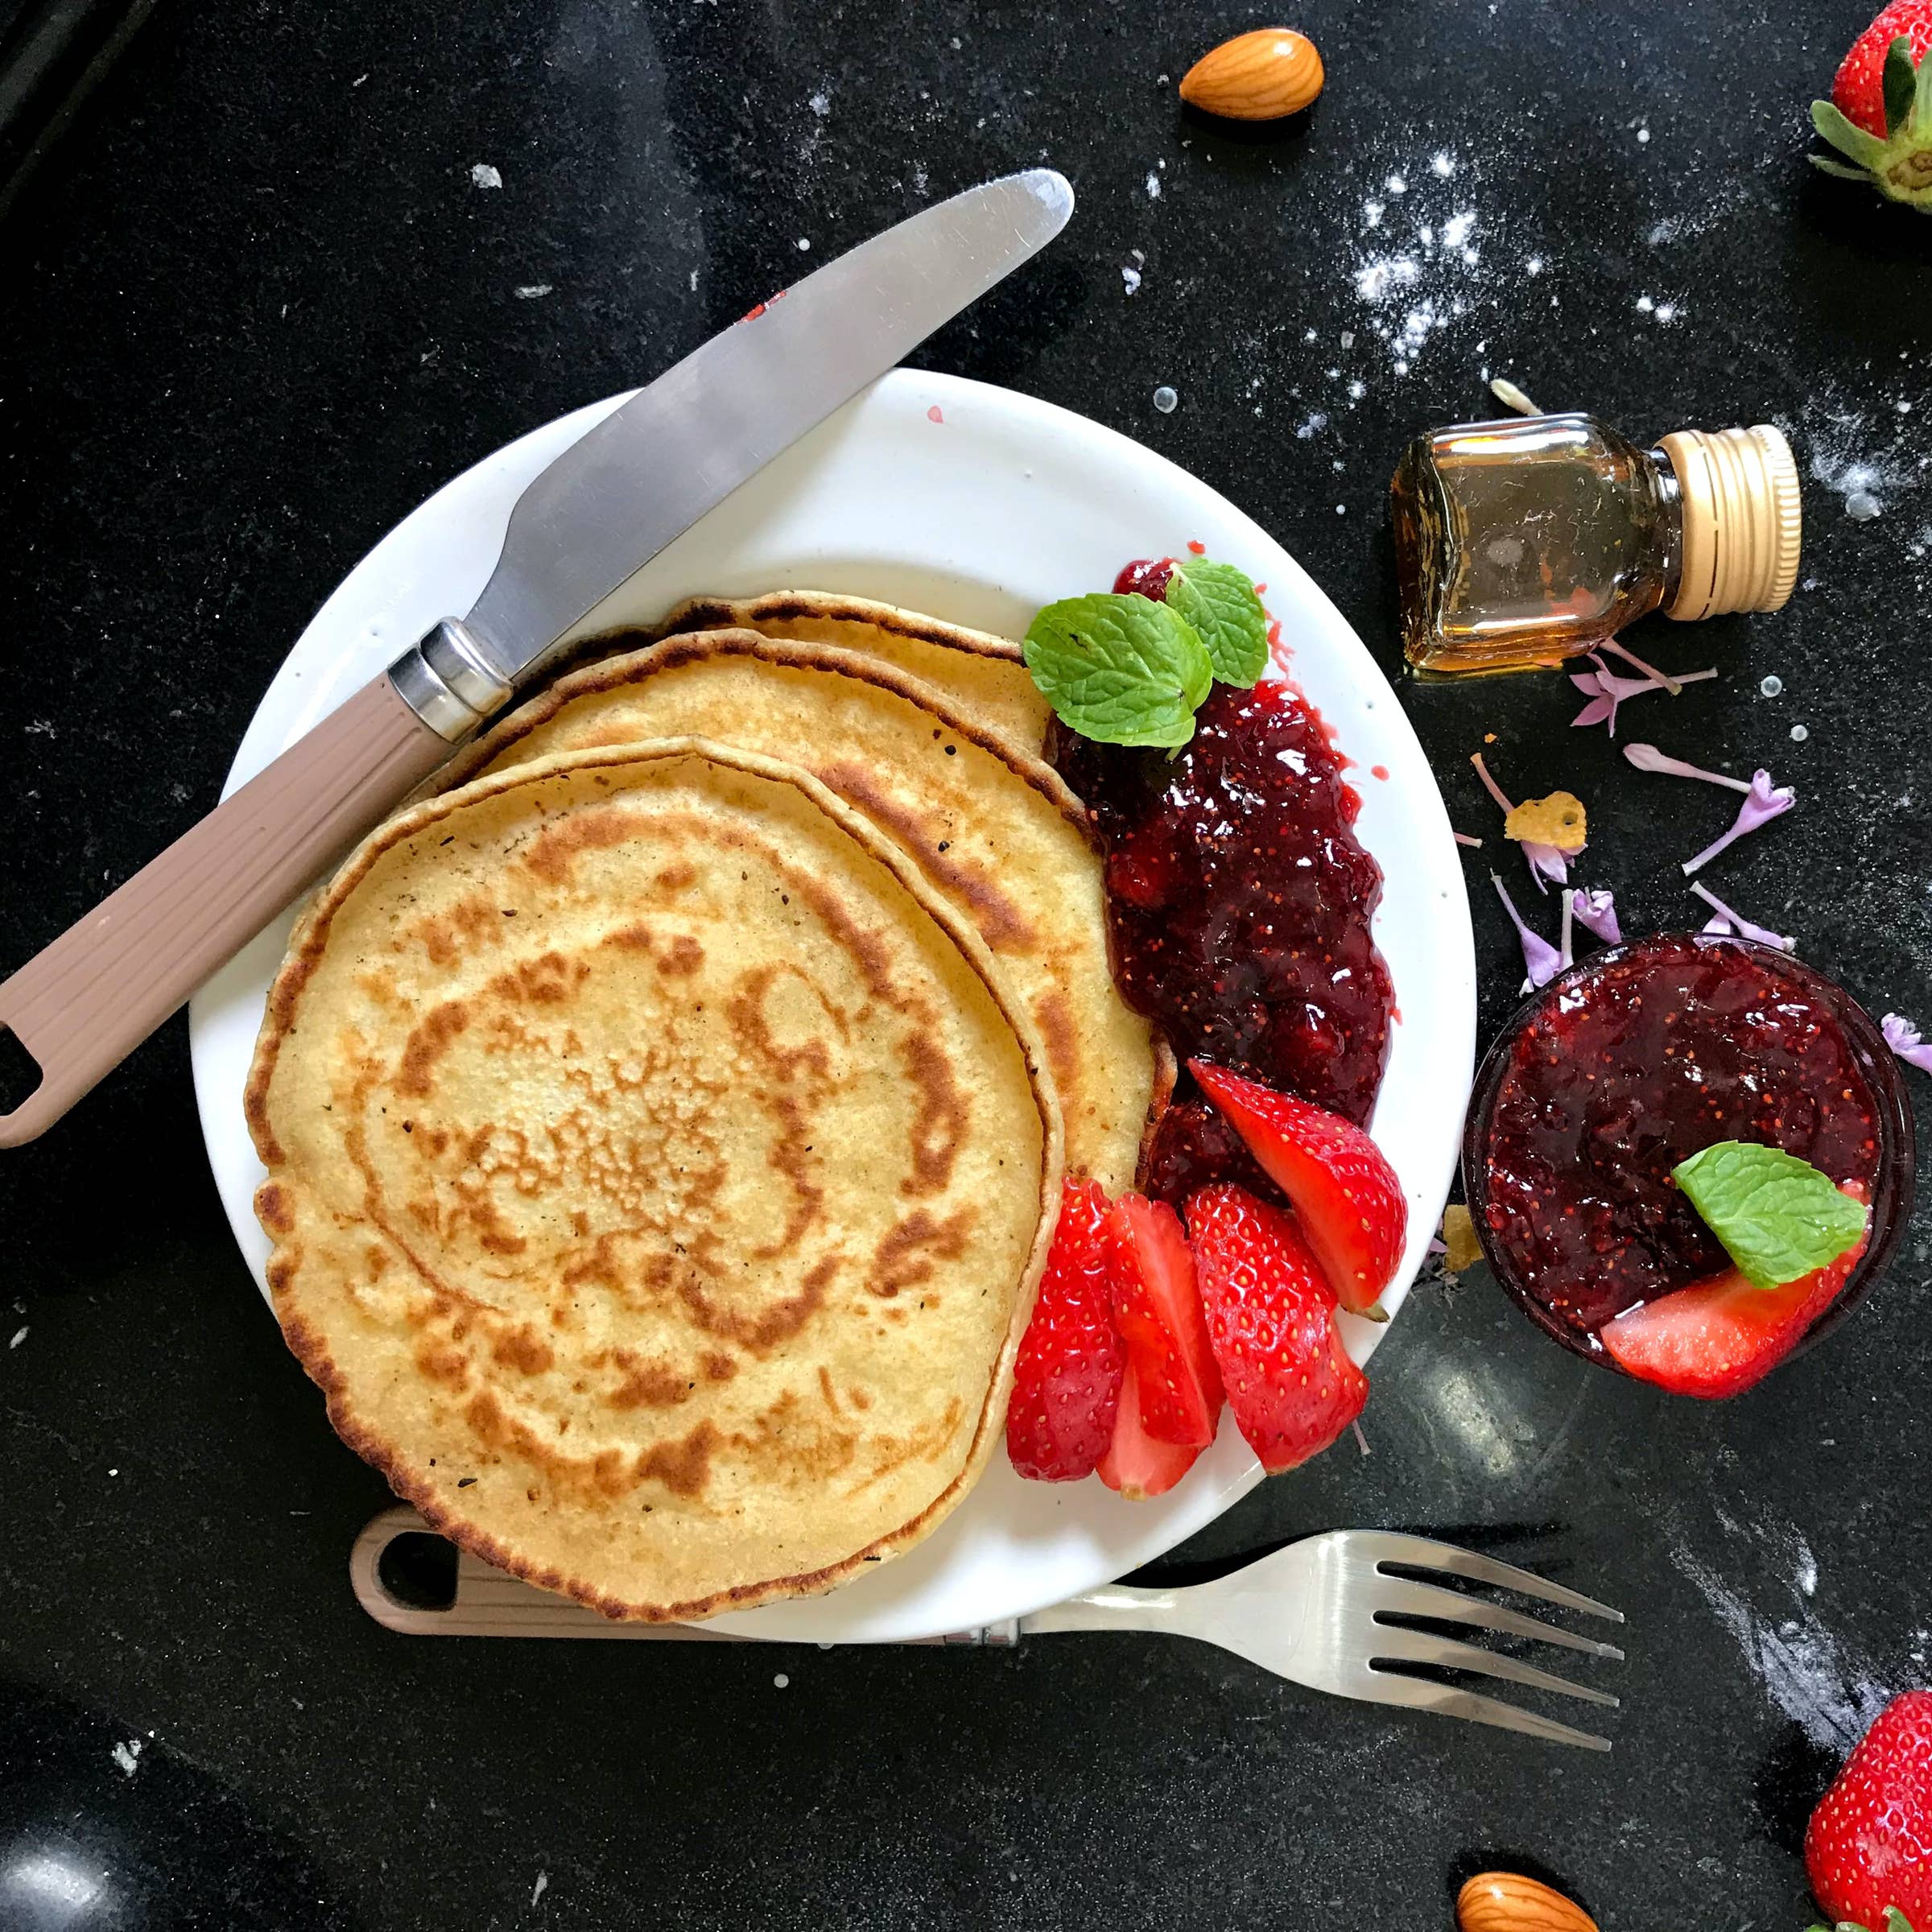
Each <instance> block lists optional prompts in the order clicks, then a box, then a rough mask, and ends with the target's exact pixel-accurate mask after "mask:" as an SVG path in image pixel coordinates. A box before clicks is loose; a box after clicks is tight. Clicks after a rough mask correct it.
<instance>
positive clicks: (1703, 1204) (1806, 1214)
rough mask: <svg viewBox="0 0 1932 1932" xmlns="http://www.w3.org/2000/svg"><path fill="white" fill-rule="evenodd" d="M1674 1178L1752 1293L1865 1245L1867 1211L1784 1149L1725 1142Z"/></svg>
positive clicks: (1687, 1164)
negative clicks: (1756, 1288)
mask: <svg viewBox="0 0 1932 1932" xmlns="http://www.w3.org/2000/svg"><path fill="white" fill-rule="evenodd" d="M1671 1173H1672V1177H1673V1179H1675V1181H1676V1183H1677V1184H1678V1187H1681V1188H1682V1189H1683V1191H1684V1192H1685V1194H1686V1195H1687V1196H1688V1197H1689V1199H1690V1202H1691V1206H1692V1207H1693V1208H1695V1209H1696V1210H1697V1212H1698V1213H1699V1215H1701V1216H1703V1221H1704V1225H1705V1226H1706V1227H1707V1228H1709V1229H1710V1230H1711V1232H1712V1233H1713V1234H1715V1236H1717V1238H1718V1240H1719V1241H1721V1242H1722V1243H1723V1244H1724V1251H1725V1253H1728V1255H1729V1256H1730V1257H1731V1258H1732V1261H1735V1262H1736V1264H1737V1271H1738V1273H1739V1274H1741V1275H1743V1276H1744V1279H1745V1280H1746V1281H1748V1282H1750V1283H1751V1284H1752V1286H1754V1287H1758V1288H1777V1287H1781V1286H1783V1285H1784V1284H1785V1282H1795V1281H1797V1280H1798V1278H1800V1277H1801V1276H1802V1275H1807V1274H1813V1273H1814V1272H1815V1271H1816V1270H1817V1269H1820V1268H1824V1267H1827V1266H1829V1265H1831V1263H1832V1262H1833V1261H1836V1260H1837V1259H1838V1257H1839V1256H1840V1255H1841V1254H1843V1253H1845V1252H1846V1250H1847V1249H1851V1248H1854V1247H1856V1245H1858V1243H1859V1242H1860V1241H1862V1240H1863V1239H1864V1232H1865V1210H1864V1206H1863V1205H1862V1204H1861V1203H1860V1202H1857V1201H1855V1200H1853V1199H1852V1197H1851V1196H1850V1195H1847V1194H1844V1193H1843V1192H1841V1191H1839V1188H1838V1187H1836V1186H1835V1184H1834V1183H1833V1182H1832V1180H1831V1177H1830V1176H1829V1175H1827V1174H1820V1173H1819V1172H1818V1170H1817V1169H1816V1168H1815V1167H1814V1166H1812V1165H1811V1163H1810V1162H1809V1161H1801V1160H1800V1159H1798V1157H1797V1156H1796V1155H1795V1154H1786V1153H1785V1151H1784V1150H1783V1149H1782V1148H1781V1147H1762V1146H1757V1145H1756V1144H1755V1143H1753V1142H1751V1141H1718V1142H1716V1143H1715V1145H1714V1146H1709V1147H1707V1148H1705V1149H1703V1151H1702V1152H1701V1153H1698V1154H1692V1155H1691V1158H1690V1159H1689V1160H1687V1161H1683V1162H1679V1163H1678V1166H1676V1167H1674V1168H1673V1169H1672V1170H1671Z"/></svg>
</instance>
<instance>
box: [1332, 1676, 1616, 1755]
mask: <svg viewBox="0 0 1932 1932" xmlns="http://www.w3.org/2000/svg"><path fill="white" fill-rule="evenodd" d="M1374 1682H1375V1689H1374V1691H1373V1692H1370V1693H1368V1694H1366V1695H1367V1698H1368V1701H1369V1702H1372V1703H1381V1704H1406V1705H1408V1706H1409V1707H1410V1708H1411V1709H1412V1710H1416V1711H1440V1712H1441V1713H1442V1714H1443V1715H1444V1716H1445V1717H1466V1718H1468V1719H1469V1721H1470V1722H1471V1723H1472V1724H1494V1725H1495V1726H1496V1728H1497V1729H1498V1730H1499V1731H1520V1732H1522V1733H1523V1735H1524V1736H1525V1737H1540V1738H1544V1739H1546V1740H1548V1741H1549V1742H1550V1743H1551V1744H1576V1745H1579V1746H1580V1747H1581V1748H1583V1749H1584V1750H1586V1751H1608V1749H1609V1748H1610V1740H1609V1739H1608V1738H1607V1737H1597V1736H1593V1735H1592V1734H1591V1732H1587V1731H1573V1730H1572V1729H1571V1728H1570V1726H1569V1725H1567V1724H1558V1723H1557V1722H1556V1720H1555V1719H1554V1718H1548V1717H1541V1716H1539V1715H1538V1714H1537V1713H1536V1712H1535V1711H1519V1710H1517V1707H1516V1706H1515V1705H1513V1704H1505V1703H1498V1702H1497V1701H1496V1699H1494V1698H1492V1697H1478V1696H1477V1695H1476V1693H1475V1692H1474V1691H1458V1690H1455V1688H1453V1687H1452V1686H1450V1685H1448V1684H1431V1683H1428V1682H1425V1681H1424V1680H1423V1679H1422V1678H1419V1677H1397V1676H1394V1675H1393V1674H1391V1673H1389V1672H1388V1671H1378V1672H1377V1673H1375V1674H1374ZM1348 1695H1359V1694H1348Z"/></svg>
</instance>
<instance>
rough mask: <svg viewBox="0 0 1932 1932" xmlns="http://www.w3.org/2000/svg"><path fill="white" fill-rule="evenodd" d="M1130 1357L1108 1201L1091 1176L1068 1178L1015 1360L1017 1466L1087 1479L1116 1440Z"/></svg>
mask: <svg viewBox="0 0 1932 1932" xmlns="http://www.w3.org/2000/svg"><path fill="white" fill-rule="evenodd" d="M1126 1363H1127V1352H1126V1350H1125V1348H1123V1347H1122V1346H1121V1338H1120V1336H1119V1335H1117V1333H1116V1332H1115V1330H1114V1326H1113V1248H1112V1242H1111V1238H1110V1236H1109V1235H1108V1228H1107V1197H1106V1195H1104V1194H1103V1193H1102V1192H1101V1191H1100V1188H1099V1187H1097V1186H1096V1185H1095V1183H1093V1182H1092V1181H1069V1182H1068V1183H1067V1185H1066V1187H1065V1188H1064V1189H1063V1191H1062V1193H1061V1195H1060V1218H1059V1223H1058V1224H1057V1225H1056V1226H1055V1228H1054V1232H1053V1246H1052V1247H1051V1249H1049V1250H1048V1253H1047V1270H1046V1273H1045V1274H1043V1275H1042V1277H1041V1278H1040V1295H1039V1299H1038V1301H1037V1302H1034V1308H1033V1319H1032V1320H1031V1321H1030V1323H1027V1326H1026V1335H1025V1336H1024V1337H1023V1338H1022V1340H1021V1343H1020V1352H1019V1359H1018V1361H1017V1362H1016V1363H1015V1364H1014V1365H1013V1399H1012V1401H1011V1402H1010V1403H1009V1405H1008V1406H1007V1410H1006V1453H1007V1455H1009V1456H1010V1457H1011V1458H1012V1459H1013V1468H1015V1469H1017V1470H1018V1472H1020V1474H1021V1475H1022V1476H1026V1477H1029V1478H1030V1479H1031V1480H1033V1481H1034V1482H1039V1483H1072V1482H1077V1481H1079V1480H1080V1478H1081V1477H1082V1476H1091V1475H1092V1473H1093V1472H1094V1470H1095V1469H1096V1468H1097V1467H1098V1466H1099V1463H1100V1458H1101V1457H1102V1456H1103V1455H1104V1454H1105V1453H1106V1451H1107V1446H1108V1443H1110V1442H1112V1441H1113V1432H1114V1417H1115V1414H1116V1412H1117V1409H1118V1407H1119V1404H1120V1399H1121V1374H1122V1373H1123V1372H1124V1370H1125V1367H1126Z"/></svg>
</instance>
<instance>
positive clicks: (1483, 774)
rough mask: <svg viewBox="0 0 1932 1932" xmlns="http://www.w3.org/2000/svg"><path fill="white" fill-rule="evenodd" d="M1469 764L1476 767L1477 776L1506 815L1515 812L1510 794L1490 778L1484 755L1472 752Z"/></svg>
mask: <svg viewBox="0 0 1932 1932" xmlns="http://www.w3.org/2000/svg"><path fill="white" fill-rule="evenodd" d="M1469 762H1470V763H1471V764H1472V765H1473V766H1475V767H1476V776H1477V777H1478V778H1480V779H1481V780H1482V782H1483V784H1484V787H1485V789H1486V790H1487V791H1488V794H1489V795H1490V797H1491V798H1492V799H1495V800H1496V803H1497V804H1499V805H1500V806H1501V807H1502V808H1503V814H1504V815H1505V817H1507V816H1508V815H1509V814H1510V813H1511V812H1513V811H1515V810H1516V805H1515V803H1514V801H1513V799H1511V798H1510V796H1509V793H1508V792H1506V791H1504V790H1503V788H1502V786H1500V785H1499V784H1497V783H1496V780H1495V779H1494V778H1491V777H1490V775H1489V767H1488V766H1487V765H1485V764H1484V762H1483V754H1482V753H1480V751H1472V752H1471V753H1470V754H1469Z"/></svg>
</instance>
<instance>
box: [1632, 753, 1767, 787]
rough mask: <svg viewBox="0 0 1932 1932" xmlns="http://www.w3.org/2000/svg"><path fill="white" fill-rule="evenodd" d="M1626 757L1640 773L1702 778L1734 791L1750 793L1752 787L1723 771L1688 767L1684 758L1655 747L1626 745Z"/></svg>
mask: <svg viewBox="0 0 1932 1932" xmlns="http://www.w3.org/2000/svg"><path fill="white" fill-rule="evenodd" d="M1624 757H1625V758H1628V759H1629V761H1630V762H1631V763H1632V764H1633V765H1634V766H1636V767H1637V770H1639V771H1661V772H1665V773H1667V774H1669V775H1670V777H1672V778H1702V779H1703V781H1704V782H1705V783H1706V784H1707V785H1728V786H1730V788H1731V789H1732V791H1749V790H1750V789H1751V787H1750V786H1749V785H1748V784H1747V783H1746V782H1744V779H1742V778H1732V777H1730V776H1729V775H1728V774H1727V773H1724V772H1721V771H1706V770H1703V767H1702V766H1697V765H1686V763H1685V762H1684V761H1683V760H1682V758H1672V757H1671V756H1670V753H1668V752H1664V751H1659V750H1658V749H1657V747H1656V746H1655V745H1625V746H1624Z"/></svg>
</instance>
